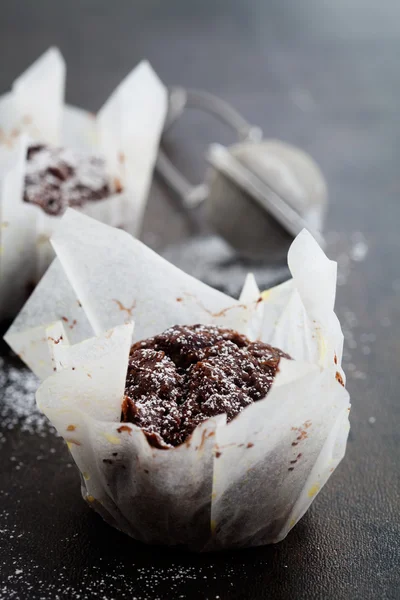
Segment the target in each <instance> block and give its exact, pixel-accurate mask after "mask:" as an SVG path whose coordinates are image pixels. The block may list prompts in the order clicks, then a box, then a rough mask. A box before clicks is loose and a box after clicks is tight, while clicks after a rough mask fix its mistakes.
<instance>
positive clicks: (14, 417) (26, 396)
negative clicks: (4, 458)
mask: <svg viewBox="0 0 400 600" xmlns="http://www.w3.org/2000/svg"><path fill="white" fill-rule="evenodd" d="M39 383H40V382H39V380H38V379H37V377H36V376H35V375H34V374H33V373H31V371H29V370H28V369H26V368H22V367H21V368H16V367H14V366H11V365H8V364H6V363H5V361H4V359H3V358H0V389H1V390H2V394H1V399H0V421H1V422H0V425H1V429H0V444H2V443H4V442H5V440H6V436H7V432H8V431H12V430H13V429H15V428H18V429H19V430H20V431H23V432H27V433H30V434H32V435H38V436H40V437H46V436H47V435H48V433H49V432H50V431H53V432H54V429H53V428H52V427H51V425H50V424H49V422H48V420H47V417H45V415H43V413H42V412H41V411H40V410H39V409H38V407H37V406H36V400H35V392H36V390H37V388H38V386H39Z"/></svg>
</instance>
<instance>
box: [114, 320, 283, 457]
mask: <svg viewBox="0 0 400 600" xmlns="http://www.w3.org/2000/svg"><path fill="white" fill-rule="evenodd" d="M281 357H285V358H290V357H289V356H288V355H287V354H285V353H284V352H282V351H281V350H279V349H278V348H273V347H272V346H269V345H268V344H265V343H262V342H251V341H250V340H249V339H248V338H247V337H246V336H244V335H241V334H239V333H238V332H236V331H233V330H231V329H222V328H219V327H214V326H212V325H191V326H182V325H176V326H174V327H171V328H169V329H167V330H166V331H164V333H161V334H160V335H157V336H155V337H153V338H149V339H147V340H144V341H141V342H138V343H136V344H134V345H133V346H132V348H131V353H130V357H129V365H128V373H127V379H126V387H125V399H124V402H123V405H122V420H123V421H125V422H130V423H134V424H135V425H138V426H139V427H141V428H142V429H143V430H144V432H145V434H146V436H147V438H148V440H149V442H150V443H151V444H152V445H155V446H158V447H167V446H178V445H179V444H181V443H183V442H184V441H185V440H186V439H187V438H188V437H189V436H190V434H191V433H192V432H193V430H194V429H195V428H196V427H197V425H199V423H201V422H202V421H205V420H206V419H208V418H209V417H212V416H215V415H219V414H222V413H226V415H227V420H228V421H231V420H232V419H233V418H234V417H235V416H236V415H237V414H239V413H240V412H241V411H242V410H243V409H244V408H245V407H246V406H248V405H249V404H252V403H253V402H256V401H257V400H261V399H262V398H264V397H265V396H266V394H267V393H268V391H269V390H270V388H271V385H272V383H273V381H274V378H275V375H276V372H277V369H278V365H279V361H280V358H281Z"/></svg>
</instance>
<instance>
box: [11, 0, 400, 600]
mask: <svg viewBox="0 0 400 600" xmlns="http://www.w3.org/2000/svg"><path fill="white" fill-rule="evenodd" d="M53 44H55V45H58V46H59V47H60V49H61V51H62V53H63V54H64V57H65V59H66V61H67V68H68V81H67V101H68V102H69V103H72V104H76V105H79V106H82V107H84V108H87V109H89V110H93V111H95V110H97V109H98V108H99V107H100V106H101V104H102V103H103V101H104V100H105V99H106V97H107V96H108V94H109V93H110V92H111V91H112V89H113V88H114V87H115V86H116V84H117V83H118V82H119V81H120V80H121V79H122V77H123V76H124V75H126V74H127V73H128V71H129V70H130V69H131V68H132V67H133V66H134V65H135V64H136V63H137V62H138V61H139V60H140V59H141V58H145V57H147V58H148V59H149V60H150V62H151V63H152V65H153V67H154V68H155V69H156V71H157V72H158V73H159V75H160V77H161V78H162V79H163V80H164V82H165V83H167V84H182V85H184V86H191V87H198V88H203V89H207V90H209V91H211V92H214V93H216V94H218V95H220V96H221V97H223V98H225V99H226V100H228V101H230V102H231V103H232V104H234V105H235V106H236V108H238V109H239V110H240V111H241V112H242V113H243V114H244V115H245V116H246V117H247V118H248V119H249V120H250V121H251V122H253V123H254V124H257V125H260V126H261V127H262V128H263V130H264V132H265V133H266V135H268V136H270V137H279V138H281V139H284V140H286V141H289V142H292V143H294V144H297V145H300V146H302V147H303V148H304V149H306V150H307V151H309V152H310V153H311V154H312V155H313V156H314V158H315V159H316V160H317V161H318V162H319V164H320V165H321V167H322V169H323V171H324V173H325V175H326V178H327V180H328V185H329V192H330V199H331V204H330V211H329V217H328V224H327V238H328V242H329V244H328V254H329V255H330V256H331V257H332V258H335V259H337V260H338V261H339V274H340V278H339V282H340V284H341V285H340V286H339V289H338V300H337V311H338V314H339V317H340V319H341V321H342V323H343V326H344V329H345V334H346V343H347V345H346V354H345V368H346V369H347V373H348V388H349V390H350V393H351V396H352V403H353V409H352V413H351V424H352V430H351V434H350V438H349V444H348V452H347V455H346V459H345V460H344V461H343V463H342V464H341V466H340V467H339V468H338V470H337V472H336V473H335V474H334V476H333V477H332V479H331V480H330V481H329V484H328V485H327V486H326V487H325V488H324V489H323V491H322V492H321V493H320V494H319V496H318V498H317V499H316V501H315V503H314V504H313V506H312V508H311V510H310V511H309V512H308V513H307V515H306V516H305V517H304V518H303V520H302V521H301V522H300V523H299V524H298V525H297V526H296V527H295V528H294V530H293V531H292V532H291V533H290V534H289V536H288V538H287V539H286V540H285V541H284V542H282V543H281V544H279V545H277V546H270V547H264V548H259V549H253V550H244V551H240V552H239V551H237V552H234V553H225V554H214V555H202V556H196V555H191V554H188V553H184V552H178V551H174V550H170V549H162V548H160V549H159V548H149V547H145V546H142V545H140V544H137V543H135V542H133V541H132V540H130V539H128V538H127V537H125V536H124V535H122V534H120V533H118V532H117V531H114V530H112V529H111V528H110V527H108V526H107V525H105V524H104V523H103V522H102V521H101V519H100V518H99V517H98V516H97V515H96V514H94V513H93V512H91V511H90V510H89V508H88V507H87V506H86V504H85V503H84V502H83V501H82V500H81V497H80V491H79V482H78V475H77V472H76V470H75V469H74V468H72V467H71V465H70V459H69V456H68V453H67V450H66V448H65V446H64V444H63V442H62V441H61V440H60V439H58V438H56V437H55V436H54V434H53V433H52V432H51V431H49V430H48V429H47V428H46V426H45V425H43V423H42V422H41V421H39V416H38V414H37V413H35V412H34V416H33V417H31V418H29V416H28V413H29V407H31V406H33V400H32V398H33V393H32V390H33V387H34V385H35V383H34V382H33V381H32V378H31V379H27V377H28V376H27V375H26V374H24V372H23V371H22V370H20V368H19V367H18V366H17V368H16V367H15V365H16V363H14V362H13V360H12V359H11V358H10V357H9V356H8V355H7V353H6V350H5V349H4V350H3V355H4V357H5V359H4V365H3V368H2V372H1V382H2V384H3V385H2V389H3V391H2V393H3V397H4V398H3V404H2V405H0V414H1V416H2V429H1V434H0V600H6V599H7V600H8V599H9V598H14V599H18V598H21V599H27V598H29V599H39V598H42V599H44V600H47V599H53V598H72V599H74V598H77V599H78V598H80V599H85V598H103V599H104V600H111V599H113V598H114V599H117V598H130V599H131V600H133V599H135V598H136V599H137V600H144V599H157V598H160V599H167V600H168V599H175V598H190V599H194V600H196V599H197V598H199V599H202V598H204V599H210V600H211V599H218V598H220V599H225V598H227V599H242V598H246V599H247V598H249V599H250V600H251V599H254V600H255V599H261V598H263V599H264V598H265V599H266V598H273V599H275V600H279V599H285V600H288V599H293V598H294V599H311V600H312V599H323V600H325V599H332V600H341V599H346V600H357V599H365V598H367V599H375V598H379V599H398V598H400V574H399V569H400V567H399V565H400V552H399V547H400V469H399V464H400V433H399V425H400V419H399V416H400V408H399V406H400V402H399V392H398V389H399V366H400V363H399V357H400V343H399V339H400V321H399V312H400V302H399V300H400V298H399V295H400V268H399V249H400V235H399V224H400V206H399V193H400V163H399V161H400V119H399V114H398V107H399V98H400V75H399V74H400V67H399V56H400V4H399V3H398V2H396V1H395V0H393V1H392V2H389V1H383V2H376V1H372V0H336V1H335V2H325V1H322V0H302V1H301V2H300V1H296V0H276V1H274V2H272V1H269V0H242V1H239V0H231V1H228V0H225V1H223V0H202V1H201V2H194V1H189V0H170V1H167V0H159V1H156V0H142V1H136V2H134V1H128V0H115V1H114V2H112V1H110V0H108V1H105V0H101V1H100V0H99V1H96V2H95V1H91V0H85V1H84V2H83V1H81V2H79V1H78V0H68V1H65V2H60V1H58V0H51V1H50V0H49V1H47V0H36V2H28V1H26V2H21V1H18V0H2V1H1V3H0V57H1V59H0V61H1V62H0V64H1V69H0V92H1V93H2V92H5V91H6V90H8V88H9V86H10V84H11V82H12V80H13V79H14V78H15V77H16V76H17V75H18V74H19V73H20V72H21V71H22V70H24V69H25V68H26V67H27V66H28V65H29V64H30V63H31V62H32V61H33V60H34V59H35V58H36V57H37V56H38V55H39V54H41V53H42V52H43V51H44V50H45V49H46V48H47V47H48V46H50V45H53ZM229 139H230V138H229V136H228V134H227V133H226V132H225V131H224V130H222V129H221V132H220V131H219V129H217V128H216V127H215V124H214V122H210V121H207V119H206V118H205V117H204V116H202V115H201V114H198V113H193V114H192V113H190V114H188V116H185V118H184V119H183V120H182V123H180V124H179V125H177V126H176V128H174V129H173V131H171V132H170V134H169V135H168V144H167V145H168V149H169V151H170V153H171V155H173V156H174V158H175V160H176V162H177V164H179V165H180V166H181V167H182V168H183V169H184V170H185V171H186V173H187V175H188V176H189V177H190V178H192V179H193V181H200V180H201V179H202V176H203V172H204V165H203V164H202V160H201V154H202V152H203V151H204V148H205V146H206V144H207V143H208V142H210V141H217V140H223V141H229ZM232 141H233V140H232ZM204 230H205V226H204V224H203V222H202V219H201V215H200V217H199V218H196V219H191V218H188V217H187V215H185V214H184V213H183V212H182V210H181V208H180V207H179V204H178V203H177V202H176V201H175V199H173V198H171V197H170V196H169V195H168V194H167V193H166V190H165V189H164V188H162V186H161V185H159V184H157V183H156V184H155V185H154V186H153V190H152V194H151V197H150V201H149V206H148V211H147V214H146V219H145V227H144V235H143V239H144V240H145V241H147V243H149V244H150V245H152V246H153V247H155V248H156V249H159V250H163V249H164V248H165V246H166V245H167V244H170V243H172V242H174V243H175V242H177V241H179V240H184V239H185V238H187V237H188V236H189V235H193V234H194V233H195V234H198V235H201V234H202V232H203V231H204ZM25 393H26V400H24V396H23V395H22V394H25ZM13 398H15V402H14V404H13ZM0 402H1V400H0ZM24 402H25V404H24ZM39 434H40V435H39Z"/></svg>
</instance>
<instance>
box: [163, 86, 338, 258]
mask: <svg viewBox="0 0 400 600" xmlns="http://www.w3.org/2000/svg"><path fill="white" fill-rule="evenodd" d="M186 108H196V109H200V110H203V111H206V112H208V113H211V114H213V115H214V116H216V117H218V118H219V119H220V120H221V121H223V122H224V123H226V124H227V125H229V126H230V127H231V128H232V129H234V130H235V131H236V133H237V135H238V138H239V142H238V143H236V144H234V145H232V146H229V147H225V146H222V145H220V144H212V145H211V146H209V148H208V150H207V152H206V159H207V162H208V163H209V168H208V172H207V174H206V178H205V182H204V183H202V184H200V185H197V186H196V185H191V184H190V183H189V182H188V181H187V179H186V178H185V177H184V176H183V175H182V173H180V171H178V169H177V168H176V167H175V166H174V165H173V164H172V163H171V161H170V160H169V159H168V157H167V156H166V154H165V153H164V152H163V150H160V152H159V155H158V159H157V163H156V170H157V172H158V174H159V175H160V176H161V177H162V178H163V179H164V181H165V182H166V183H167V184H168V185H169V186H170V187H171V188H172V190H173V191H174V192H175V193H176V194H178V196H179V197H180V199H181V201H182V202H183V204H184V206H185V207H186V208H189V209H190V208H193V207H195V206H198V205H199V204H201V203H202V202H204V204H205V212H206V216H207V220H208V222H209V224H210V225H211V226H212V227H213V228H214V230H215V231H216V232H218V233H219V235H221V236H222V237H223V238H224V239H225V240H226V241H227V242H228V243H229V244H230V245H231V246H232V247H233V248H234V249H235V250H236V251H237V252H238V253H239V255H240V256H243V257H248V258H252V259H264V260H265V259H268V262H269V261H272V262H274V261H279V260H281V259H282V258H284V257H286V253H287V249H288V247H289V245H290V243H291V241H292V240H293V237H294V236H296V235H297V234H298V233H299V232H300V231H301V230H302V229H303V228H304V227H305V228H307V229H308V230H309V231H310V232H311V233H312V234H313V236H314V237H315V239H316V240H317V241H318V242H319V243H320V244H321V245H323V244H324V240H323V237H322V233H321V232H322V228H323V222H324V217H325V212H326V208H327V189H326V184H325V180H324V177H323V175H322V173H321V171H320V169H319V167H318V166H317V165H316V163H315V162H314V160H313V159H312V158H311V157H310V156H309V155H308V154H306V153H305V152H303V151H302V150H300V149H299V148H296V147H294V146H291V145H289V144H286V143H284V142H281V141H279V140H269V139H263V138H262V132H261V129H259V128H258V127H253V126H252V125H250V124H249V123H247V121H245V119H243V117H242V116H241V115H240V114H238V113H237V112H236V111H235V110H234V109H233V108H232V107H231V106H230V105H229V104H228V103H226V102H224V101H223V100H221V99H219V98H217V97H215V96H213V95H212V94H209V93H206V92H202V91H194V90H185V89H183V88H180V87H176V88H171V89H170V98H169V111H168V115H167V120H166V126H165V131H166V130H168V129H169V127H170V126H171V125H172V124H173V123H174V122H175V121H176V120H177V119H178V118H179V117H180V115H181V114H182V112H183V111H184V110H185V109H186Z"/></svg>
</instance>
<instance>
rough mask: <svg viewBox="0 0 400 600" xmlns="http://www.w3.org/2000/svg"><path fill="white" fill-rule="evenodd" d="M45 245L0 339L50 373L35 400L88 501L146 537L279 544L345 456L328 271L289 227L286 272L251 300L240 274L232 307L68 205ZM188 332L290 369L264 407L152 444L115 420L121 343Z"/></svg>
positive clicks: (227, 544)
mask: <svg viewBox="0 0 400 600" xmlns="http://www.w3.org/2000/svg"><path fill="white" fill-rule="evenodd" d="M52 243H53V245H54V248H55V250H56V254H57V260H56V261H55V262H54V263H53V264H52V266H51V268H50V269H49V271H48V272H47V273H46V274H45V276H44V278H43V279H42V281H41V283H40V285H39V286H38V287H37V288H36V290H35V292H34V293H33V295H32V297H31V298H30V299H29V301H28V303H27V304H26V305H25V307H24V309H23V310H22V312H21V313H20V315H19V316H18V317H17V319H16V321H15V322H14V324H13V325H12V327H11V328H10V330H9V331H8V333H7V335H6V340H7V342H8V343H9V344H10V345H11V347H12V348H14V350H15V351H16V352H17V353H18V354H19V355H20V356H21V357H22V358H23V359H24V360H25V362H26V363H27V364H28V365H29V366H30V367H31V368H32V370H34V371H35V372H36V373H37V374H38V375H39V376H40V377H42V378H45V377H47V376H48V375H49V374H51V373H53V374H52V375H50V376H49V377H47V379H45V381H44V382H43V383H42V385H41V387H40V389H39V391H38V393H37V401H38V404H39V406H40V407H41V408H42V410H43V411H44V412H45V413H46V415H47V416H48V417H49V418H50V420H51V421H52V423H53V424H54V425H55V427H56V428H57V430H58V431H59V433H60V434H61V435H62V436H63V437H64V438H65V439H66V441H67V443H68V446H69V448H70V451H71V453H72V455H73V457H74V460H75V462H76V464H77V466H78V468H79V470H80V473H81V479H82V493H83V496H84V498H85V499H86V500H87V502H88V503H89V504H90V505H91V506H92V507H93V508H94V509H95V510H97V511H98V512H99V513H100V514H101V515H102V516H103V517H104V518H105V519H106V520H107V521H108V522H109V523H111V524H112V525H114V526H115V527H118V528H119V529H121V530H122V531H125V532H126V533H128V534H129V535H131V536H133V537H135V538H136V539H139V540H142V541H144V542H148V543H161V544H185V545H187V546H189V547H190V548H193V549H196V550H213V549H219V548H231V547H244V546H255V545H259V544H267V543H272V542H277V541H279V540H281V539H283V538H284V537H285V536H286V535H287V533H288V532H289V531H290V529H291V528H292V527H293V526H294V525H295V524H296V522H297V521H298V520H299V519H300V518H301V517H302V515H303V514H304V512H305V511H306V510H307V508H308V507H309V505H310V504H311V502H312V500H313V499H314V498H315V496H316V495H317V493H318V492H319V490H320V489H321V488H322V486H323V485H324V484H325V482H326V481H327V479H328V478H329V476H330V475H331V473H332V472H333V471H334V469H335V467H336V466H337V464H338V463H339V462H340V460H341V459H342V457H343V455H344V452H345V447H346V440H347V435H348V431H349V422H348V413H349V409H350V405H349V396H348V393H347V391H346V390H345V388H344V386H343V383H344V374H343V372H342V370H341V366H340V362H341V355H342V344H343V337H342V332H341V329H340V325H339V322H338V320H337V318H336V316H335V313H334V312H333V305H334V299H335V287H336V264H335V263H333V262H331V261H329V260H328V259H327V258H326V256H325V255H324V253H323V252H322V250H321V249H320V248H319V247H318V245H317V244H316V242H315V241H314V240H313V238H312V237H311V236H310V234H308V233H307V232H306V231H303V232H302V233H301V234H300V235H299V236H298V237H297V238H296V240H295V241H294V242H293V244H292V246H291V249H290V252H289V256H288V262H289V267H290V270H291V273H292V276H293V278H292V279H291V280H290V281H288V282H286V283H284V284H283V285H280V286H278V287H276V288H273V289H271V290H269V291H268V292H263V293H262V294H260V292H259V290H258V288H257V285H256V282H255V281H254V278H253V277H252V276H249V277H248V278H247V280H246V283H245V286H244V289H243V292H242V295H241V297H240V299H239V301H235V300H233V299H232V298H229V297H228V296H225V295H224V294H221V293H220V292H218V291H216V290H213V289H211V288H209V287H207V286H206V285H204V284H202V283H201V282H199V281H197V280H195V279H193V278H192V277H189V276H188V275H186V274H185V273H183V272H182V271H180V270H178V269H176V268H175V267H174V266H172V265H171V264H169V263H167V262H166V261H165V260H163V259H162V258H160V257H159V256H157V255H156V254H155V253H153V252H152V251H151V250H149V249H148V248H147V247H145V246H144V245H143V244H141V243H140V242H138V241H137V240H135V239H133V238H132V237H130V236H129V235H128V234H126V233H124V232H122V231H120V230H115V229H111V228H109V227H107V226H105V225H103V224H101V223H98V222H95V221H93V220H91V219H88V218H87V217H85V216H83V215H81V214H79V213H76V212H74V211H72V210H70V209H69V210H68V211H67V213H66V214H65V216H64V217H63V222H62V227H60V228H59V230H58V231H57V233H56V234H55V235H54V236H53V240H52ZM133 321H134V325H133ZM195 323H204V324H209V323H215V324H217V325H219V326H222V327H232V328H235V329H237V330H238V331H240V332H242V333H245V334H247V335H248V336H249V337H250V338H252V339H261V340H263V341H265V342H268V343H271V344H274V345H276V346H278V347H279V348H281V349H282V350H284V351H286V352H288V353H289V354H290V355H291V356H292V357H293V358H294V359H295V360H292V361H289V360H281V362H280V370H279V373H278V375H277V377H276V380H275V382H274V385H273V387H272V389H271V391H270V392H269V394H268V395H267V397H266V398H265V399H264V400H261V401H259V402H256V403H254V404H252V405H250V406H249V407H247V408H246V409H244V410H243V412H242V413H240V414H239V415H238V416H237V417H236V418H235V419H234V420H233V421H232V422H231V423H229V424H226V418H225V415H220V416H218V417H216V418H212V419H209V420H208V421H206V422H204V423H203V424H202V425H201V426H199V427H198V428H197V429H196V430H195V432H194V434H193V436H192V437H191V438H190V439H189V440H187V442H186V443H185V444H183V445H182V446H180V447H177V448H171V449H167V450H160V449H157V448H153V447H151V446H150V445H149V444H148V442H147V440H146V437H145V435H144V434H143V432H142V431H141V430H140V429H139V428H138V427H136V426H134V425H132V424H126V423H123V424H122V423H120V414H121V402H122V398H123V392H124V385H125V377H126V369H127V362H128V354H129V348H130V344H131V342H132V339H134V340H139V339H143V338H146V337H149V336H152V335H154V334H156V333H160V332H161V331H163V330H164V329H166V328H167V327H169V326H172V325H176V324H195ZM91 332H92V337H88V336H90V334H91ZM54 370H55V371H56V372H54Z"/></svg>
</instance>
